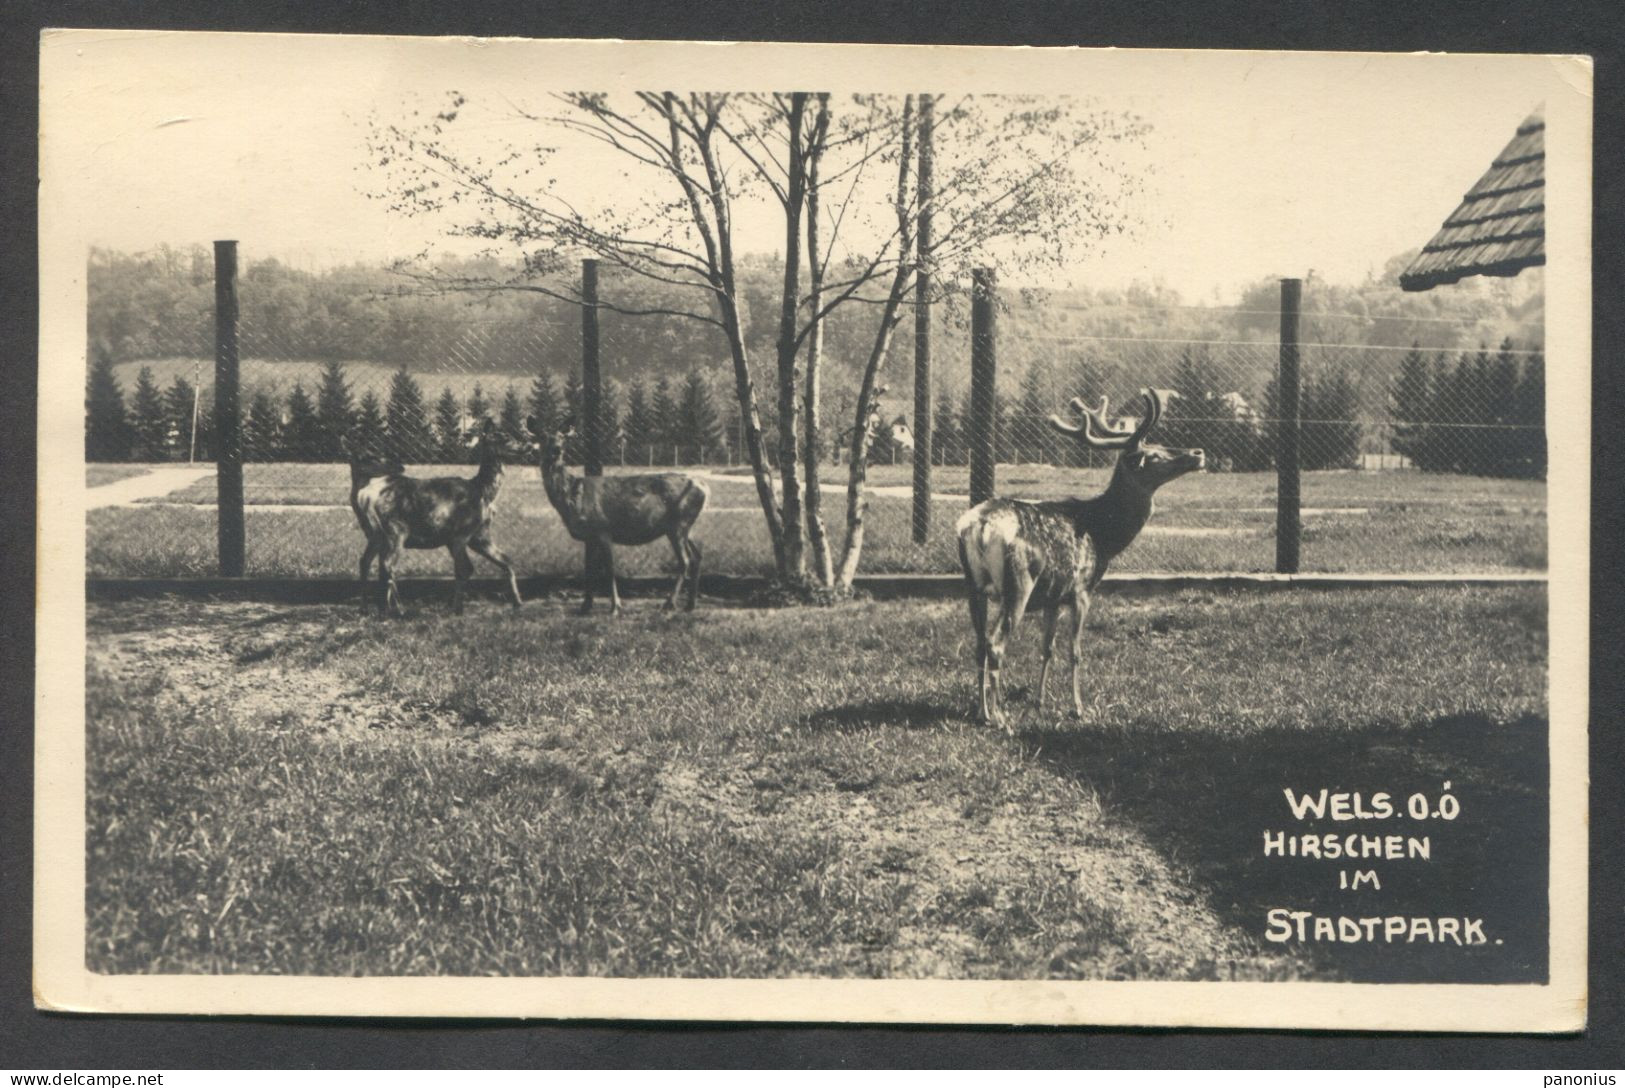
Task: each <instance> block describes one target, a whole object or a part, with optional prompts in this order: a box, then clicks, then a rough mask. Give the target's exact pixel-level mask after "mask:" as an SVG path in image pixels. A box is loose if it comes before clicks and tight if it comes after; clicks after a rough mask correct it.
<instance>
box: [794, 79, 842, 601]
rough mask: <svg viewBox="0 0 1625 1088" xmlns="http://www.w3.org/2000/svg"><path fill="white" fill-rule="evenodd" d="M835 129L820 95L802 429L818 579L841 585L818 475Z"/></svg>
mask: <svg viewBox="0 0 1625 1088" xmlns="http://www.w3.org/2000/svg"><path fill="white" fill-rule="evenodd" d="M828 127H829V96H828V95H827V94H821V95H819V96H818V121H817V123H816V125H815V127H814V131H815V133H817V136H816V138H815V139H814V140H813V142H812V145H811V146H810V147H809V148H808V152H807V297H808V301H809V306H810V309H809V311H808V312H809V313H811V315H812V317H811V319H810V320H811V322H812V326H811V327H810V328H809V329H808V330H807V386H806V392H805V393H804V394H803V396H802V400H801V407H802V413H803V421H802V429H803V432H804V435H805V438H804V450H805V452H804V454H803V455H802V461H803V463H804V464H805V466H806V481H807V502H806V514H807V540H808V543H810V544H811V545H812V560H813V572H814V576H815V577H816V578H817V579H818V584H819V585H822V586H826V587H828V586H831V585H834V583H835V568H834V563H833V559H832V557H831V555H830V550H829V539H828V537H826V536H825V533H824V518H823V514H822V509H823V495H822V492H821V491H820V487H819V473H818V439H819V424H818V414H819V411H820V409H821V408H822V404H821V400H822V397H823V390H822V388H821V385H822V376H821V374H820V368H821V366H822V364H823V361H824V360H823V355H824V319H823V316H822V315H821V314H820V313H819V308H820V307H821V306H822V304H823V287H824V267H823V263H822V262H823V255H822V253H821V252H820V249H819V235H818V166H819V160H820V159H821V158H822V156H823V133H825V132H827V131H828Z"/></svg>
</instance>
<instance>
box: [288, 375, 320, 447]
mask: <svg viewBox="0 0 1625 1088" xmlns="http://www.w3.org/2000/svg"><path fill="white" fill-rule="evenodd" d="M323 443H324V436H323V434H322V424H321V420H320V418H318V416H317V415H316V406H315V405H314V404H312V403H311V401H310V394H308V393H306V392H305V387H304V384H303V383H302V382H294V383H293V391H292V392H291V393H289V394H288V418H287V421H286V422H285V423H284V424H283V427H282V449H283V456H284V457H285V458H286V459H287V460H289V461H320V460H322V458H323V454H322V447H323Z"/></svg>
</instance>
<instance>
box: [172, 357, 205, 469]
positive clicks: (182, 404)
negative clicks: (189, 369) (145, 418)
mask: <svg viewBox="0 0 1625 1088" xmlns="http://www.w3.org/2000/svg"><path fill="white" fill-rule="evenodd" d="M195 397H196V391H195V390H194V388H193V386H192V383H191V382H189V381H187V380H186V379H185V378H183V377H181V376H180V375H179V374H177V375H175V381H174V384H172V385H171V386H170V387H169V390H168V391H167V392H166V393H165V394H164V414H165V415H166V416H168V417H169V424H168V427H167V431H168V434H169V441H170V444H171V446H172V447H173V449H174V451H175V454H176V456H178V457H179V458H180V459H181V460H182V461H185V460H188V459H190V458H191V457H192V456H194V455H195V453H196V447H195V444H194V442H193V429H194V427H195V424H196V420H194V418H193V414H194V401H195ZM196 408H197V409H199V410H200V409H201V405H197V406H196Z"/></svg>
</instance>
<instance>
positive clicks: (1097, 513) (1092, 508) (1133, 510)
mask: <svg viewBox="0 0 1625 1088" xmlns="http://www.w3.org/2000/svg"><path fill="white" fill-rule="evenodd" d="M1152 494H1153V493H1152V492H1151V491H1148V490H1146V489H1145V488H1144V487H1142V486H1141V485H1140V484H1139V483H1138V482H1136V481H1135V480H1134V479H1133V478H1132V477H1131V476H1130V475H1129V474H1128V471H1127V470H1126V469H1124V468H1123V466H1122V462H1121V461H1119V462H1118V466H1117V468H1116V469H1115V470H1114V471H1113V472H1112V479H1111V483H1109V484H1107V485H1106V490H1105V491H1104V492H1102V493H1101V495H1100V496H1099V497H1098V498H1096V499H1095V500H1093V501H1092V502H1091V503H1089V504H1088V507H1087V512H1086V513H1085V514H1084V516H1082V517H1080V518H1079V524H1078V531H1079V532H1080V533H1083V532H1087V533H1088V534H1089V535H1090V536H1091V537H1093V538H1094V542H1095V547H1096V549H1098V550H1099V552H1100V553H1101V556H1102V557H1103V558H1105V559H1107V560H1110V559H1111V558H1113V557H1114V556H1117V555H1119V554H1120V553H1121V552H1122V551H1123V550H1124V549H1125V548H1127V547H1128V546H1129V545H1130V544H1132V543H1134V538H1135V537H1137V536H1139V535H1140V530H1141V529H1143V528H1145V523H1146V522H1147V521H1150V520H1151V511H1152V509H1153V508H1154V507H1153V503H1152Z"/></svg>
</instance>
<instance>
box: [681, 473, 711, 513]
mask: <svg viewBox="0 0 1625 1088" xmlns="http://www.w3.org/2000/svg"><path fill="white" fill-rule="evenodd" d="M710 497H711V489H710V488H708V487H706V486H705V481H703V480H696V479H694V478H693V477H692V476H691V477H689V479H688V486H687V487H685V488H683V493H682V494H681V495H680V496H678V499H677V508H678V509H679V510H681V511H682V512H683V513H684V514H685V515H687V518H688V520H689V521H691V522H692V521H693V520H694V519H695V518H697V517H699V516H700V511H702V510H704V509H705V502H706V500H707V499H709V498H710Z"/></svg>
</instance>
